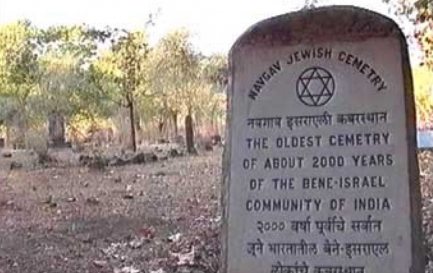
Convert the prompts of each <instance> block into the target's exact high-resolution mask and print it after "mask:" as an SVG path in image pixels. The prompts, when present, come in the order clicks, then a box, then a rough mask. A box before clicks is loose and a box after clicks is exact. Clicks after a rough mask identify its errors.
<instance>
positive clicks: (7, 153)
mask: <svg viewBox="0 0 433 273" xmlns="http://www.w3.org/2000/svg"><path fill="white" fill-rule="evenodd" d="M2 156H3V157H5V158H11V157H12V153H11V152H4V153H2Z"/></svg>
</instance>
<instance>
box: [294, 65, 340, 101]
mask: <svg viewBox="0 0 433 273" xmlns="http://www.w3.org/2000/svg"><path fill="white" fill-rule="evenodd" d="M334 90H335V81H334V78H333V77H332V75H331V73H329V71H327V70H325V69H324V68H321V67H318V66H315V67H310V68H307V69H305V70H304V72H302V73H301V75H300V76H299V78H298V81H297V82H296V94H297V95H298V98H299V100H300V101H301V102H302V103H303V104H305V105H307V106H322V105H325V104H326V103H328V102H329V100H330V99H331V98H332V96H333V95H334Z"/></svg>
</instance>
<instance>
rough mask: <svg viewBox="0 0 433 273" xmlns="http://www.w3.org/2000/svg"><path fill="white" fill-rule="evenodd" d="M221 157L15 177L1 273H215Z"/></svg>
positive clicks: (1, 212)
mask: <svg viewBox="0 0 433 273" xmlns="http://www.w3.org/2000/svg"><path fill="white" fill-rule="evenodd" d="M220 156H221V152H220V151H214V152H212V153H208V154H204V155H201V156H193V157H183V158H177V159H169V160H168V161H164V162H157V163H152V164H149V165H130V166H125V167H116V168H110V169H108V170H106V171H96V170H89V169H87V168H79V167H74V168H49V169H36V170H27V171H25V170H14V171H12V172H11V173H10V174H9V177H8V178H7V179H5V177H2V179H1V180H0V272H1V273H15V272H16V273H26V272H32V273H33V272H35V273H39V272H40V273H42V272H43V273H51V272H52V273H54V272H56V273H60V272H62V273H63V272H65V273H66V272H71V273H72V272H74V273H77V272H122V273H123V272H127V273H129V272H138V271H137V270H140V272H149V271H157V270H160V269H161V268H162V269H164V271H165V272H170V271H171V272H174V271H178V272H179V270H184V271H185V270H186V266H187V265H188V264H190V265H191V266H188V268H187V269H188V270H189V271H188V272H191V270H193V269H194V270H195V271H198V272H211V271H214V270H216V266H217V258H216V257H217V254H216V253H214V252H217V251H218V249H217V248H218V238H217V236H218V225H219V222H220V219H218V216H217V215H218V212H217V210H218V203H219V192H220V189H219V185H220V183H219V182H220V181H219V178H220V174H221V170H220ZM3 175H5V174H4V173H3ZM160 272H162V271H160Z"/></svg>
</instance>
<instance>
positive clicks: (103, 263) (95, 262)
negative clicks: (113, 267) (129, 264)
mask: <svg viewBox="0 0 433 273" xmlns="http://www.w3.org/2000/svg"><path fill="white" fill-rule="evenodd" d="M93 264H94V265H95V266H96V267H99V268H101V267H105V266H107V264H108V263H107V262H106V261H100V260H94V261H93Z"/></svg>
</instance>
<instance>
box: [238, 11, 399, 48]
mask: <svg viewBox="0 0 433 273" xmlns="http://www.w3.org/2000/svg"><path fill="white" fill-rule="evenodd" d="M374 37H396V38H399V39H403V40H404V35H403V34H402V31H401V29H400V28H399V27H398V25H397V24H396V23H395V22H394V21H393V20H392V19H390V18H388V17H386V16H384V15H382V14H379V13H377V12H373V11H370V10H367V9H363V8H359V7H354V6H328V7H320V8H315V9H308V10H300V11H296V12H292V13H287V14H283V15H279V16H275V17H272V18H269V19H266V20H263V21H261V22H258V23H256V24H255V25H253V26H251V27H250V28H249V29H248V30H247V31H245V32H244V33H243V34H242V35H241V36H240V37H239V38H238V39H237V41H236V42H235V43H234V45H233V46H232V48H231V51H230V52H231V54H233V52H234V51H236V50H237V49H240V48H243V47H249V46H252V47H256V48H257V47H261V46H263V47H272V46H284V45H296V44H301V43H302V44H309V43H310V44H313V43H317V42H327V41H358V40H365V39H368V38H374Z"/></svg>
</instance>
